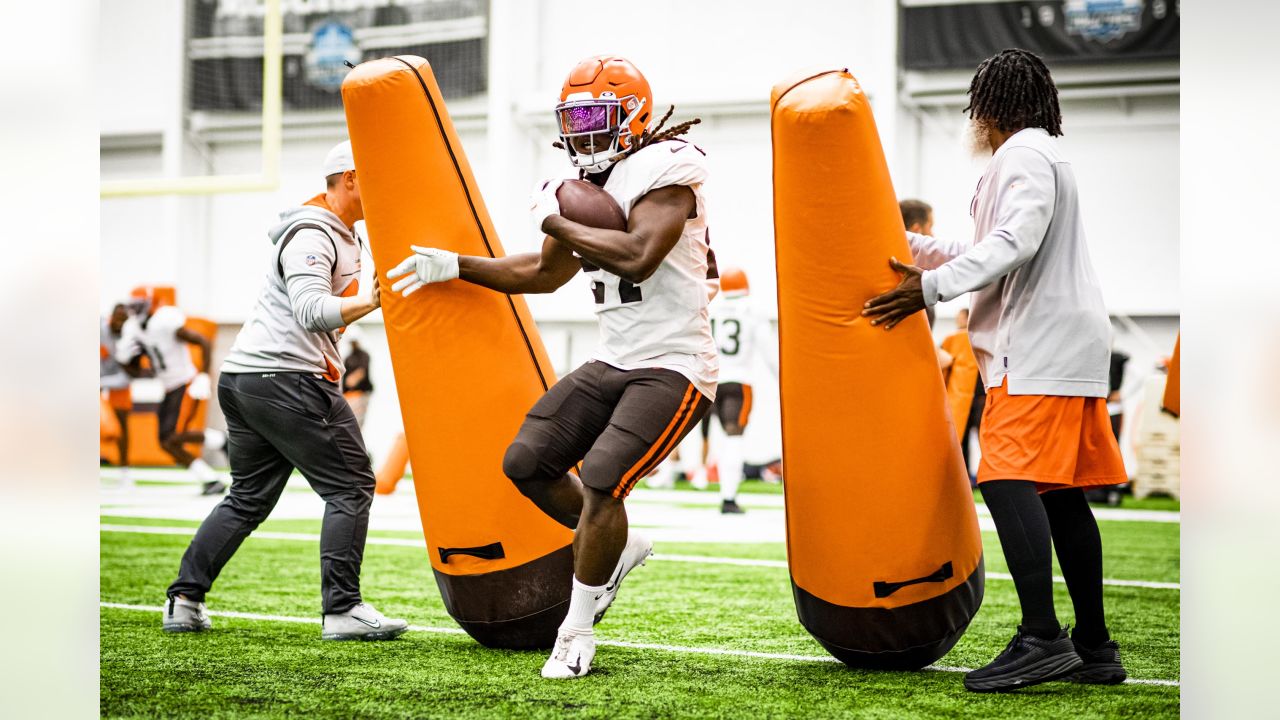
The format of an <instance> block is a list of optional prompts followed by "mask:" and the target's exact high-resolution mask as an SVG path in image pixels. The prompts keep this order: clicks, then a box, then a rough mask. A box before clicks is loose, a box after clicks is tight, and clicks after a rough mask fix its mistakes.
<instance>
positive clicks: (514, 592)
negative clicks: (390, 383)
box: [342, 56, 573, 648]
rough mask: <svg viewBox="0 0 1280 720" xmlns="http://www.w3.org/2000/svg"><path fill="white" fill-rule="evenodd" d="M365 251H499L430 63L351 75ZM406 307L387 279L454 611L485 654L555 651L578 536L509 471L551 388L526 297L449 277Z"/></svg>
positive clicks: (387, 261) (442, 578)
mask: <svg viewBox="0 0 1280 720" xmlns="http://www.w3.org/2000/svg"><path fill="white" fill-rule="evenodd" d="M342 100H343V104H344V105H345V107H346V114H347V126H348V130H349V132H350V134H351V147H352V151H353V153H354V156H355V161H356V172H357V173H358V177H359V180H360V193H361V196H362V199H363V204H364V210H365V222H366V224H367V225H368V232H369V241H370V247H371V250H372V252H373V260H374V264H375V267H376V268H377V270H378V282H380V283H386V278H385V276H384V274H383V273H384V271H385V270H386V269H388V268H391V267H394V266H395V265H396V263H398V262H399V261H400V260H401V259H403V258H404V257H405V256H406V255H408V254H409V253H410V252H412V251H411V250H410V248H409V246H410V245H411V244H427V245H432V246H434V247H439V248H447V249H449V250H453V251H455V252H459V253H465V254H468V255H485V256H491V257H498V256H501V255H503V250H502V246H501V245H500V244H499V243H498V238H497V236H496V235H495V233H494V230H493V223H492V222H491V221H490V219H489V215H488V212H487V211H486V210H485V207H484V203H483V201H482V200H481V198H480V192H479V188H478V186H477V185H476V182H475V178H474V177H473V176H472V173H471V168H470V166H469V165H468V163H467V159H466V156H465V154H464V153H463V150H462V144H461V143H460V142H459V141H458V135H457V133H456V132H455V131H454V128H453V123H452V121H451V120H450V119H449V114H448V111H447V110H446V109H445V104H444V100H443V98H442V97H441V95H440V88H439V86H438V85H437V84H436V81H435V77H434V76H433V75H432V73H431V68H430V66H429V65H428V64H427V61H426V60H424V59H422V58H420V57H412V56H402V57H396V58H383V59H380V60H374V61H370V62H366V63H363V64H361V65H359V66H358V67H356V69H354V70H352V71H351V72H350V73H349V74H348V76H347V78H346V80H345V81H344V82H343V84H342ZM423 293H425V294H426V297H418V296H415V297H413V298H412V301H406V300H405V298H403V297H401V296H400V295H399V294H398V293H393V292H391V291H390V289H389V288H387V287H384V288H383V291H382V299H383V305H382V312H383V317H384V319H385V321H386V328H387V341H388V344H389V346H390V350H391V364H392V368H393V370H394V371H395V377H396V386H397V387H398V388H399V394H400V409H401V413H402V415H403V417H404V430H405V435H406V437H407V438H408V442H409V456H410V462H411V463H412V464H413V471H414V478H413V479H414V490H415V492H416V493H417V498H418V509H419V512H420V513H421V516H422V528H423V532H424V534H425V535H426V540H427V549H428V552H429V554H430V559H431V568H432V570H433V571H434V573H435V578H436V583H437V585H438V586H439V588H440V593H441V595H442V596H443V597H444V605H445V609H446V610H448V612H449V614H450V615H451V616H453V618H454V620H456V621H457V622H458V624H459V625H461V626H462V628H463V629H464V630H466V631H467V632H468V633H470V634H471V636H472V637H474V638H475V639H476V640H478V641H480V642H481V643H483V644H485V645H488V646H491V647H506V648H534V647H550V646H551V645H552V643H554V641H555V636H556V628H557V626H558V625H559V624H560V621H561V620H563V619H564V615H565V612H566V610H567V609H568V602H569V590H570V588H571V586H572V582H571V578H572V576H573V548H572V542H573V531H572V530H570V529H569V528H566V527H564V526H563V525H560V524H559V523H557V522H556V521H555V520H553V519H551V518H550V517H548V516H547V515H545V514H544V513H543V512H542V511H541V510H539V509H538V508H537V507H536V506H535V505H534V504H533V503H532V502H530V501H529V500H528V499H526V498H525V497H524V496H523V495H521V494H520V492H519V491H518V490H517V489H516V488H515V486H514V485H513V484H512V483H511V481H510V480H508V479H507V477H506V476H505V475H503V473H502V457H503V453H504V452H505V451H506V447H507V444H508V443H510V442H511V439H512V438H513V437H515V434H516V431H517V430H518V429H519V427H520V422H521V420H523V418H524V413H525V411H527V410H528V409H529V408H530V407H532V406H533V404H534V402H535V401H537V399H538V398H539V397H541V396H542V394H543V393H544V392H545V391H546V389H547V387H548V386H550V385H551V384H552V383H554V382H555V377H554V374H553V371H552V370H551V363H550V362H549V361H548V359H547V355H546V351H545V350H544V349H543V347H542V341H541V340H540V339H539V337H538V331H537V328H536V327H535V326H534V323H533V320H532V318H531V317H530V315H529V311H528V308H527V307H526V305H525V303H524V300H523V299H522V298H520V297H509V296H507V295H503V294H501V293H496V292H493V291H491V290H486V289H484V288H481V287H479V286H476V285H470V284H467V283H460V282H454V283H439V284H435V285H430V286H428V287H425V288H423V289H422V290H421V291H419V295H421V294H423Z"/></svg>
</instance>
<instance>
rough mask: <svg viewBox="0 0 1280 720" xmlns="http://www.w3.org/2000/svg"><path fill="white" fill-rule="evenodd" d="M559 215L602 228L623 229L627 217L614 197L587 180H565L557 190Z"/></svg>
mask: <svg viewBox="0 0 1280 720" xmlns="http://www.w3.org/2000/svg"><path fill="white" fill-rule="evenodd" d="M556 200H559V201H560V214H561V215H563V216H564V217H566V218H568V219H569V220H572V221H574V222H576V223H579V224H581V225H586V226H587V227H593V228H599V229H601V230H626V229H627V217H626V216H625V215H623V214H622V208H621V207H619V206H618V203H617V201H616V200H614V199H613V196H612V195H610V194H609V193H607V192H605V190H604V189H603V188H601V187H600V186H598V185H595V184H593V183H590V182H587V181H586V180H565V181H564V182H563V183H561V184H560V187H559V188H558V189H557V190H556Z"/></svg>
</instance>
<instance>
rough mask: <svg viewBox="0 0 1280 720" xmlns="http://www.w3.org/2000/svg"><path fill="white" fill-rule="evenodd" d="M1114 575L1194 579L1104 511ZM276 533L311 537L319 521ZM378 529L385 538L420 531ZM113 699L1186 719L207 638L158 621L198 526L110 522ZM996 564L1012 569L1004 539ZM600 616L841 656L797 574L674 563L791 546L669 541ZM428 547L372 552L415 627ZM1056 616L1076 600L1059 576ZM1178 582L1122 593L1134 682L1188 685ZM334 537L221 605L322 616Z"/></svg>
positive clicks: (946, 685)
mask: <svg viewBox="0 0 1280 720" xmlns="http://www.w3.org/2000/svg"><path fill="white" fill-rule="evenodd" d="M102 521H103V523H104V524H113V525H131V526H146V525H151V526H163V527H194V526H195V525H196V524H197V523H193V522H190V521H178V520H167V519H138V518H126V517H111V516H103V518H102ZM1099 525H1100V527H1101V529H1102V533H1103V542H1104V548H1105V552H1106V570H1105V575H1106V577H1108V578H1123V579H1138V580H1155V581H1163V582H1177V580H1178V528H1179V526H1178V525H1177V524H1169V523H1149V522H1108V521H1104V522H1100V523H1099ZM262 530H264V531H274V532H291V533H306V534H314V533H316V532H318V531H319V523H318V522H317V521H311V520H293V521H272V520H268V521H267V522H266V523H264V524H263V526H262ZM414 536H415V534H414V533H404V532H394V533H386V532H384V533H373V534H371V537H414ZM101 537H102V545H101V560H102V562H101V578H100V579H101V593H102V600H103V601H104V602H109V603H121V604H128V605H146V606H149V607H154V608H156V610H155V611H146V612H143V611H137V610H128V609H114V608H110V607H104V608H103V609H102V615H101V668H102V677H101V680H102V682H101V698H102V699H101V710H102V714H103V716H105V717H164V718H221V717H289V716H291V717H316V718H322V717H323V718H328V717H333V718H351V717H369V718H381V717H388V718H392V717H396V718H399V717H477V718H479V717H486V718H487V717H495V716H504V715H506V716H518V717H565V716H571V717H601V718H606V717H607V718H628V717H637V718H648V717H805V718H813V717H843V716H848V717H867V718H882V717H883V718H897V717H913V716H914V717H960V716H965V717H969V716H973V717H984V718H1002V717H1011V718H1012V717H1016V718H1039V717H1044V718H1063V717H1072V718H1087V717H1111V716H1130V715H1132V716H1143V717H1151V716H1165V717H1172V716H1176V715H1177V713H1178V711H1179V688H1178V687H1176V686H1160V685H1143V684H1127V685H1123V686H1118V687H1086V686H1076V685H1070V684H1067V683H1050V684H1046V685H1041V686H1038V687H1036V688H1030V689H1027V690H1024V691H1021V692H1018V693H1014V694H1010V695H996V696H990V695H976V694H972V693H967V692H965V691H964V689H963V687H962V686H961V678H962V676H961V674H959V673H955V672H919V673H877V672H865V671H854V670H850V669H848V668H846V667H844V666H843V665H840V664H838V663H833V662H823V661H812V660H810V661H805V660H781V659H758V658H749V657H741V656H731V655H706V654H696V653H691V652H681V651H673V650H657V649H634V648H623V647H609V646H602V647H600V648H599V651H598V654H597V656H596V661H595V664H594V669H593V671H592V674H591V675H589V676H588V677H586V678H584V679H581V680H576V681H569V682H553V681H545V680H542V679H541V678H540V677H539V676H538V670H539V668H540V667H541V665H542V661H543V660H544V659H545V656H544V654H543V653H540V652H511V651H497V650H489V649H485V648H483V647H481V646H479V645H477V644H476V643H475V642H474V641H472V640H471V639H470V638H468V637H467V636H465V635H461V634H457V633H453V632H410V633H407V634H406V635H404V636H403V637H401V638H400V639H398V640H396V641H394V642H387V643H352V644H342V643H324V642H321V641H320V639H319V626H318V625H316V624H308V623H303V622H282V621H279V620H247V619H235V618H224V617H215V618H214V629H213V630H212V631H210V632H208V633H204V634H198V635H167V634H165V633H163V632H161V631H160V618H159V612H158V608H159V606H160V604H161V602H162V600H163V596H164V588H165V587H166V586H167V585H168V583H169V582H170V581H171V580H172V579H173V576H174V574H175V573H176V571H177V564H178V560H179V558H180V557H181V555H182V552H183V550H184V549H185V547H186V544H187V542H188V539H189V538H188V537H186V536H184V535H155V534H139V533H123V532H103V533H102V536H101ZM984 542H985V547H986V560H987V568H988V570H989V571H991V572H993V573H996V572H1004V564H1003V559H1002V557H1001V555H1000V551H999V545H998V542H997V540H996V538H995V536H994V534H993V533H984ZM656 551H657V556H656V557H655V558H654V559H653V560H651V561H650V562H649V563H648V565H647V566H646V567H644V568H640V569H638V570H637V571H636V572H635V573H634V574H633V575H631V576H630V577H629V578H628V580H627V583H626V585H625V587H624V589H623V591H622V593H621V595H620V596H619V600H618V602H617V604H616V605H615V606H614V607H613V609H611V610H610V611H609V615H608V617H607V618H606V620H605V621H604V622H603V623H601V624H600V625H599V626H598V627H597V637H598V638H599V639H601V640H602V641H629V642H636V643H652V644H660V645H666V646H679V647H690V648H722V649H727V650H737V651H757V652H767V653H786V654H795V655H803V656H813V657H820V658H825V657H828V656H827V653H826V652H825V651H823V650H822V648H821V647H820V646H819V645H818V644H817V643H816V642H815V641H814V640H813V639H812V638H811V637H810V636H809V635H808V634H807V633H806V632H805V631H804V630H803V628H801V627H800V625H799V624H798V623H797V621H796V618H795V608H794V605H793V603H792V599H791V587H790V582H789V577H788V573H787V570H786V569H785V568H774V567H751V566H737V565H724V564H710V563H691V562H676V561H674V560H663V559H662V555H664V554H665V555H693V556H708V557H739V558H755V559H768V560H784V559H785V557H786V553H785V548H784V547H783V546H782V545H781V544H777V543H760V544H751V545H733V544H694V543H659V544H658V545H657V547H656ZM425 552H426V551H425V550H424V549H422V548H415V547H400V546H388V545H377V544H370V545H369V546H368V547H367V549H366V552H365V563H364V571H363V590H364V594H365V597H366V599H367V600H368V601H369V602H372V603H374V604H375V605H377V606H378V607H379V608H380V609H381V610H383V611H384V612H386V613H387V614H389V615H393V616H400V617H405V618H406V619H408V620H409V621H410V622H411V623H412V624H414V625H415V626H423V627H427V628H439V629H443V630H453V629H455V628H456V627H457V626H456V625H455V624H454V623H453V622H452V620H451V619H450V618H449V617H448V615H447V614H446V613H445V611H444V609H443V606H442V604H441V601H440V596H439V592H438V590H437V589H436V586H435V582H434V580H433V579H432V577H431V572H430V567H429V565H428V563H427V558H426V554H425ZM1055 589H1056V591H1057V593H1056V598H1057V603H1058V609H1059V615H1060V616H1061V618H1062V620H1063V621H1064V622H1068V623H1069V622H1071V612H1070V607H1071V606H1070V600H1069V598H1068V597H1067V594H1066V589H1065V587H1064V586H1062V585H1061V584H1058V585H1056V586H1055ZM1179 596H1180V593H1179V591H1178V590H1176V589H1173V590H1170V589H1153V588H1135V587H1114V586H1108V587H1107V588H1106V599H1107V609H1108V613H1109V623H1110V626H1111V630H1112V634H1113V635H1114V636H1115V637H1116V638H1117V639H1118V640H1119V641H1120V643H1121V647H1122V651H1123V653H1124V660H1125V664H1126V666H1127V667H1128V669H1129V674H1130V677H1132V678H1139V679H1149V680H1177V678H1178V672H1179V669H1178V668H1179V666H1178V652H1179V634H1178V613H1179V601H1180V597H1179ZM319 601H320V599H319V557H318V543H316V542H314V541H309V540H304V541H298V540H272V539H266V538H253V537H251V538H250V539H249V540H247V541H246V542H245V543H244V545H243V546H242V547H241V548H240V551H239V552H238V553H237V554H236V556H235V557H234V558H233V559H232V561H231V562H230V563H229V564H228V566H227V568H226V570H225V571H224V572H223V574H222V577H220V578H219V580H218V584H217V586H216V587H215V589H214V591H213V592H212V593H210V596H209V598H208V602H209V606H210V609H211V610H214V611H219V610H230V611H236V612H243V613H261V614H269V615H278V616H287V617H293V618H299V619H301V620H311V621H314V620H318V617H319V612H320V610H319ZM1017 615H1018V612H1017V598H1016V595H1015V593H1014V589H1013V584H1012V583H1011V582H1009V581H1007V580H998V579H989V580H988V582H987V586H986V597H985V600H984V603H983V606H982V609H981V610H980V611H979V613H978V615H977V616H976V618H975V619H974V621H973V623H972V625H971V626H970V628H969V630H968V632H967V633H966V634H965V635H964V637H963V638H961V640H960V642H959V643H958V644H957V645H956V647H955V648H954V649H953V650H952V651H951V652H950V653H949V654H948V655H947V656H946V657H944V658H942V659H941V660H940V661H939V662H938V664H939V665H941V666H952V667H957V666H958V667H977V666H980V665H982V664H984V663H985V662H987V661H988V660H990V659H991V657H993V656H994V655H995V654H996V653H998V652H999V651H1000V649H1001V648H1003V646H1004V644H1005V642H1007V641H1008V639H1009V636H1010V635H1011V634H1012V631H1013V626H1014V625H1015V624H1016V623H1017V620H1018V617H1017Z"/></svg>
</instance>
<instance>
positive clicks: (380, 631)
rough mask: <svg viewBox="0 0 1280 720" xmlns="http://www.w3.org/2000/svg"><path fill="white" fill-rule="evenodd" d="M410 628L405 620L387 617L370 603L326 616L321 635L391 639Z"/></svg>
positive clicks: (325, 636) (352, 638) (349, 638)
mask: <svg viewBox="0 0 1280 720" xmlns="http://www.w3.org/2000/svg"><path fill="white" fill-rule="evenodd" d="M408 629H409V623H407V622H405V621H404V620H399V619H395V618H388V617H385V616H384V615H383V614H382V613H380V612H378V611H377V610H375V609H374V608H373V606H372V605H369V604H368V603H360V604H359V605H356V606H355V607H353V608H351V609H350V610H347V611H346V612H341V613H334V614H332V615H325V616H324V624H323V625H322V629H321V632H320V637H321V638H322V639H324V640H390V639H391V638H394V637H396V636H397V635H400V634H401V633H403V632H404V631H405V630H408Z"/></svg>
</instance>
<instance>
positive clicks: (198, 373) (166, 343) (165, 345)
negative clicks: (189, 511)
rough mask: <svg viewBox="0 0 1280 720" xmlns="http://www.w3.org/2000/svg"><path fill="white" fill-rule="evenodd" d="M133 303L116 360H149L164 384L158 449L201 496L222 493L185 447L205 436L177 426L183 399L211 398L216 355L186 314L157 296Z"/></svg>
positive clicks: (220, 484) (215, 476) (201, 462)
mask: <svg viewBox="0 0 1280 720" xmlns="http://www.w3.org/2000/svg"><path fill="white" fill-rule="evenodd" d="M132 304H133V306H134V310H135V312H134V313H133V315H132V317H130V318H129V319H128V320H126V321H125V323H124V327H122V328H121V330H120V340H119V341H118V342H117V343H116V358H115V359H116V361H117V362H119V363H120V364H121V365H125V366H128V365H130V364H131V363H133V361H134V360H135V359H137V358H138V357H139V356H141V355H146V356H147V358H148V360H149V361H150V362H151V367H152V369H154V371H155V376H156V379H158V380H159V381H160V382H161V383H162V384H163V385H164V399H163V400H161V401H160V409H159V411H158V413H157V414H158V415H159V426H158V430H159V438H160V447H161V448H163V449H164V451H165V452H166V453H168V454H169V456H170V457H172V458H173V459H174V462H176V463H178V464H179V465H181V466H182V467H184V468H186V469H187V471H188V472H190V473H191V474H192V475H193V476H194V477H195V478H196V479H197V480H198V481H200V483H201V494H202V495H221V494H222V493H224V492H226V491H227V486H226V484H224V483H223V482H222V481H220V480H218V473H217V471H215V470H214V469H213V468H212V467H210V465H209V464H208V463H206V462H205V461H204V459H202V458H199V457H196V456H195V455H192V454H191V453H190V452H188V451H187V448H186V444H187V443H203V442H204V440H205V437H204V432H203V431H201V430H187V429H185V428H182V429H179V428H178V419H179V417H180V416H181V414H182V398H183V396H184V395H190V396H191V399H192V400H194V401H196V402H205V401H206V400H208V399H209V395H210V390H211V387H212V386H211V384H210V382H209V360H210V358H211V357H212V356H213V344H212V343H211V342H210V341H209V339H208V338H206V337H205V336H203V335H201V334H200V333H197V332H195V331H193V330H191V329H189V328H187V327H185V325H186V322H187V316H186V314H185V313H183V312H182V311H181V310H179V309H178V308H177V307H175V306H173V305H168V304H165V303H164V302H163V301H162V300H161V299H160V298H158V297H155V296H154V295H153V294H150V293H147V294H146V296H145V297H141V298H137V299H135V300H134V301H133V303H132ZM190 345H195V346H197V347H199V348H200V351H201V352H200V368H199V370H197V369H196V365H195V363H194V362H193V361H192V360H191V350H190V349H189V347H188V346H190ZM193 412H194V411H193Z"/></svg>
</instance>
